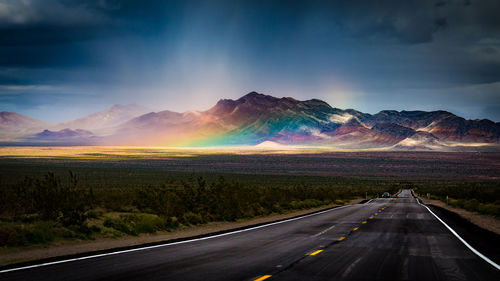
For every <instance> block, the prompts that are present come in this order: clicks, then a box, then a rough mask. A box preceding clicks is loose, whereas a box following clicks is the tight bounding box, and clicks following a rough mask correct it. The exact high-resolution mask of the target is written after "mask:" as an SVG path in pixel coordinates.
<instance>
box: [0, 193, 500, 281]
mask: <svg viewBox="0 0 500 281" xmlns="http://www.w3.org/2000/svg"><path fill="white" fill-rule="evenodd" d="M499 272H500V271H499V270H497V269H495V268H494V267H493V266H492V265H490V264H488V263H486V262H485V261H484V260H482V259H481V258H479V257H478V256H477V255H475V254H474V253H473V252H472V251H471V250H470V249H468V248H467V247H466V246H465V245H464V244H463V243H462V242H460V241H459V240H458V239H457V238H456V237H455V236H453V234H452V233H451V232H450V231H449V230H448V229H446V228H445V227H444V225H443V224H441V223H440V222H439V221H438V220H437V219H436V218H435V217H434V216H433V215H432V214H430V213H429V211H428V210H427V209H426V208H425V207H423V206H421V205H419V204H418V203H417V202H416V199H415V198H413V197H412V195H411V192H410V191H409V190H403V191H402V192H401V193H400V194H399V197H398V198H395V199H391V198H380V199H375V200H372V201H371V202H369V203H367V204H357V205H352V206H347V207H342V208H337V209H333V210H331V211H327V212H323V213H321V214H317V215H313V216H309V217H306V218H302V219H296V220H292V221H288V222H283V223H279V224H274V225H271V226H267V227H261V228H258V229H254V230H249V231H243V232H239V233H235V234H230V235H225V236H220V237H216V238H211V239H205V240H199V241H193V242H189V243H183V244H176V245H168V246H163V247H158V248H152V249H146V250H141V251H134V252H127V253H122V254H114V255H107V256H102V257H95V258H90V259H85V260H78V261H71V262H65V263H60V264H53V265H48V266H42V267H36V268H30V269H23V270H18V271H12V272H7V273H0V280H38V281H43V280H65V281H68V280H121V281H122V280H140V281H145V280H249V281H253V280H259V281H262V280H500V274H499Z"/></svg>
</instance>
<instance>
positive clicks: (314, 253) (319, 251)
mask: <svg viewBox="0 0 500 281" xmlns="http://www.w3.org/2000/svg"><path fill="white" fill-rule="evenodd" d="M321 252H323V250H317V251H316V252H313V253H310V254H309V255H310V256H315V255H317V254H319V253H321Z"/></svg>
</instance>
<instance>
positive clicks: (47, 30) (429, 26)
mask: <svg viewBox="0 0 500 281" xmlns="http://www.w3.org/2000/svg"><path fill="white" fill-rule="evenodd" d="M499 11H500V1H498V0H481V1H479V0H470V1H467V0H456V1H442V0H416V1H399V0H394V1H372V0H367V1H353V0H351V1H313V0H307V1H291V0H286V1H285V0H283V1H270V0H262V1H258V0H257V1H256V0H254V1H237V0H228V1H217V0H212V1H194V0H180V1H152V0H148V1H132V0H130V1H113V0H95V1H90V0H60V1H56V0H0V111H15V112H19V113H22V114H26V115H29V116H32V117H36V118H40V119H42V120H47V121H62V120H68V119H75V118H77V117H81V116H83V115H86V114H89V113H92V112H95V111H98V110H102V109H105V108H107V107H110V106H111V105H113V104H130V103H135V104H138V105H143V106H147V107H149V108H151V109H153V110H155V111H158V110H164V109H169V110H173V111H185V110H187V109H198V110H205V109H208V108H210V107H211V106H213V105H214V104H215V103H216V102H217V100H219V99H220V98H233V99H236V98H238V97H240V96H242V95H244V94H246V93H248V92H250V91H257V92H260V93H265V94H270V95H273V96H277V97H283V96H292V97H295V98H297V99H301V100H302V99H310V98H319V99H322V100H324V101H326V102H328V103H329V104H330V105H332V106H334V107H339V108H354V109H357V110H360V111H363V112H368V113H376V112H378V111H380V110H384V109H395V110H417V109H418V110H437V109H444V110H448V111H451V112H453V113H455V114H457V115H460V116H463V117H466V118H470V119H476V118H488V119H491V120H494V121H500V17H499V16H498V13H499Z"/></svg>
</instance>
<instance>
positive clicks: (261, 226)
mask: <svg viewBox="0 0 500 281" xmlns="http://www.w3.org/2000/svg"><path fill="white" fill-rule="evenodd" d="M350 206H353V205H346V206H341V207H338V208H333V209H329V210H325V211H321V212H317V213H314V214H309V215H304V216H300V217H296V218H292V219H287V220H282V221H278V222H272V223H268V224H263V225H259V226H254V227H250V228H245V229H241V230H235V231H231V232H226V233H221V234H217V235H212V236H207V237H201V238H196V239H189V240H184V241H178V242H171V243H165V244H159V245H154V246H147V247H140V248H134V249H128V250H122V251H116V252H110V253H103V254H97V255H91V256H85V257H79V258H73V259H67V260H59V261H53V262H46V263H41V264H34V265H28V266H23V267H16V268H10V269H5V270H1V271H0V273H7V272H12V271H18V270H24V269H29V268H36V267H42V266H48V265H54V264H60V263H67V262H72V261H80V260H87V259H93V258H100V257H105V256H113V255H119V254H124V253H131V252H137V251H144V250H149V249H154V248H161V247H166V246H173V245H178V244H185V243H191V242H196V241H202V240H208V239H213V238H218V237H223V236H228V235H232V234H237V233H242V232H247V231H251V230H255V229H259V228H264V227H268V226H272V225H277V224H281V223H286V222H291V221H295V220H300V219H304V218H308V217H312V216H316V215H320V214H324V213H327V212H332V211H335V210H340V209H343V208H346V207H350Z"/></svg>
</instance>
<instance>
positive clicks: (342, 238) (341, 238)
mask: <svg viewBox="0 0 500 281" xmlns="http://www.w3.org/2000/svg"><path fill="white" fill-rule="evenodd" d="M344 239H345V237H344V236H342V237H340V238H339V239H337V241H342V240H344Z"/></svg>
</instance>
